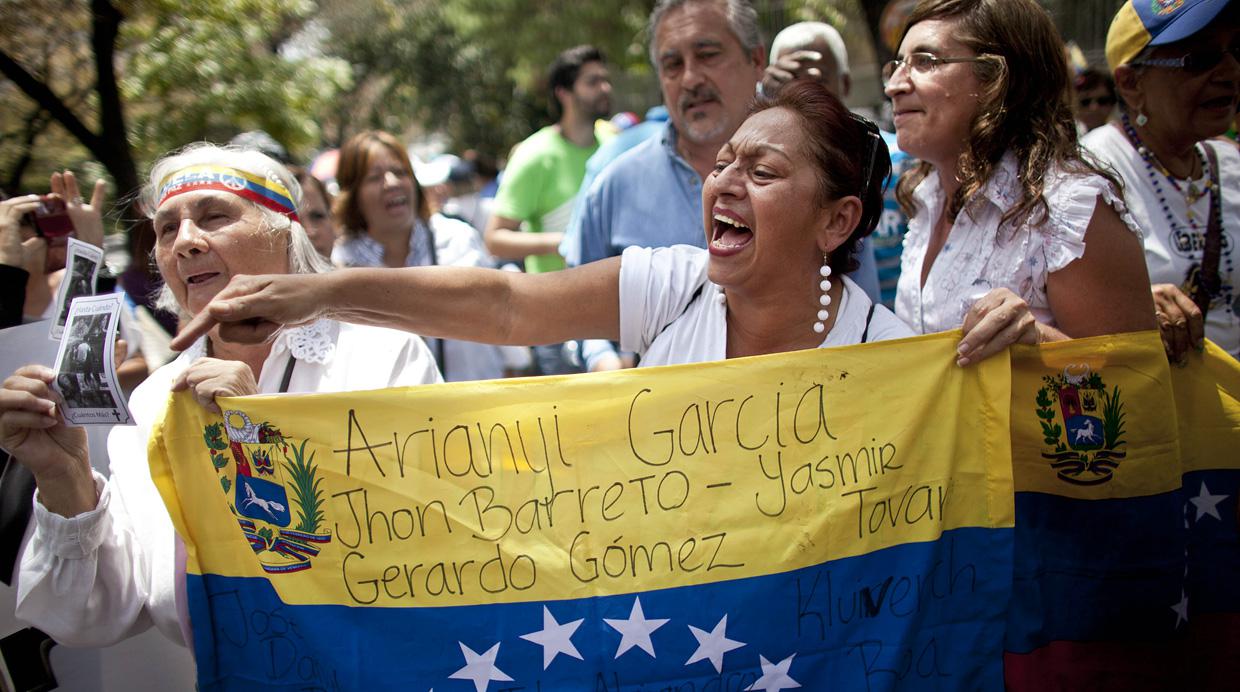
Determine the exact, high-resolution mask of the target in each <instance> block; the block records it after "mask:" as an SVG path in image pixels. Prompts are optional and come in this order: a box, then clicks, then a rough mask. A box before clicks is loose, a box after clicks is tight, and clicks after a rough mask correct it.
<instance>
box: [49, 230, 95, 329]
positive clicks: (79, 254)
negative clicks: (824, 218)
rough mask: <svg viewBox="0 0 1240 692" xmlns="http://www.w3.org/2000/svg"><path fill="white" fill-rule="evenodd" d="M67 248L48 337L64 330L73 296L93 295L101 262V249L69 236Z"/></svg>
mask: <svg viewBox="0 0 1240 692" xmlns="http://www.w3.org/2000/svg"><path fill="white" fill-rule="evenodd" d="M68 240H69V250H68V254H67V256H66V259H65V276H64V279H62V280H61V282H60V289H59V290H57V291H56V312H55V314H56V321H55V322H53V323H52V329H51V331H50V332H49V335H48V336H49V338H51V339H59V338H60V337H61V336H62V335H63V334H64V332H65V319H66V318H67V317H68V315H69V306H70V304H72V303H73V299H74V298H80V297H83V296H90V295H94V293H95V279H96V278H97V277H98V276H99V267H100V265H102V264H103V249H102V248H99V247H96V246H94V245H91V244H90V243H83V242H82V241H80V240H77V239H76V238H69V239H68Z"/></svg>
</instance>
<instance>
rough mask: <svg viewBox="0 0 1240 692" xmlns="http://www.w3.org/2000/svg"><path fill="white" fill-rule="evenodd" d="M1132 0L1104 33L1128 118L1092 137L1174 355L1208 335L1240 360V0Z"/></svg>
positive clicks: (1122, 108)
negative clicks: (1119, 187) (1232, 134)
mask: <svg viewBox="0 0 1240 692" xmlns="http://www.w3.org/2000/svg"><path fill="white" fill-rule="evenodd" d="M1156 7H1157V6H1151V5H1150V3H1149V2H1148V1H1132V2H1126V3H1124V4H1123V6H1122V7H1120V10H1119V12H1118V13H1116V15H1115V19H1114V20H1113V21H1112V22H1111V28H1110V31H1108V32H1107V43H1106V51H1107V62H1108V63H1109V64H1110V66H1111V69H1112V70H1113V71H1114V73H1115V83H1116V86H1117V88H1118V90H1119V95H1120V114H1121V116H1120V121H1119V122H1118V123H1111V124H1110V125H1108V126H1106V127H1101V128H1099V129H1097V130H1095V131H1093V132H1091V133H1090V134H1089V136H1087V137H1086V138H1085V141H1084V145H1085V147H1086V148H1087V149H1089V150H1090V151H1091V152H1093V154H1095V155H1096V156H1097V157H1098V158H1099V159H1100V160H1101V161H1102V162H1104V163H1106V164H1108V165H1110V166H1111V167H1113V168H1114V169H1115V171H1116V172H1117V173H1119V176H1120V177H1121V178H1122V179H1123V181H1124V197H1125V199H1126V201H1127V203H1128V205H1129V206H1130V207H1131V208H1132V211H1133V213H1134V214H1135V215H1136V216H1137V217H1138V218H1140V219H1141V222H1142V226H1143V230H1144V231H1145V262H1146V266H1147V267H1148V269H1149V273H1150V279H1151V280H1152V281H1153V284H1154V285H1153V295H1154V306H1155V310H1156V311H1157V312H1156V313H1155V316H1156V319H1157V322H1158V326H1159V328H1160V330H1161V331H1162V336H1163V342H1164V345H1165V346H1166V348H1167V355H1168V356H1170V357H1171V359H1172V360H1174V361H1180V360H1182V359H1183V358H1184V355H1185V354H1186V352H1187V350H1188V349H1189V348H1190V347H1195V348H1201V347H1202V338H1203V336H1208V337H1210V339H1211V340H1213V341H1214V342H1216V343H1217V344H1218V345H1219V346H1220V347H1222V348H1223V349H1224V350H1226V351H1227V352H1228V353H1230V354H1231V355H1232V356H1234V357H1237V358H1240V271H1238V270H1237V269H1236V264H1237V256H1238V255H1240V250H1238V249H1237V248H1236V245H1237V244H1240V153H1238V152H1237V150H1236V145H1235V143H1234V142H1229V141H1225V140H1223V141H1211V140H1213V139H1214V138H1215V137H1218V136H1219V135H1221V134H1223V133H1224V132H1226V131H1227V128H1228V127H1229V126H1230V125H1231V123H1232V122H1233V121H1234V120H1235V118H1236V105H1237V102H1240V2H1237V0H1222V1H1219V0H1212V1H1211V0H1185V2H1182V3H1179V4H1177V5H1176V6H1174V7H1171V8H1170V9H1167V10H1165V11H1159V12H1156V11H1154V10H1155V8H1156Z"/></svg>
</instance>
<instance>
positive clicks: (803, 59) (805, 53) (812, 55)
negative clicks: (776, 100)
mask: <svg viewBox="0 0 1240 692" xmlns="http://www.w3.org/2000/svg"><path fill="white" fill-rule="evenodd" d="M819 60H822V53H819V52H818V51H816V50H795V51H792V52H791V53H785V54H784V55H782V56H781V57H780V58H779V60H777V61H775V62H773V63H771V64H770V65H768V66H767V68H766V72H764V73H763V75H762V93H763V94H766V95H767V96H774V95H775V94H776V93H777V92H778V91H779V90H780V88H781V87H783V86H784V85H785V84H787V83H788V82H791V81H792V80H794V79H797V78H799V77H808V78H810V79H818V78H819V77H822V71H821V70H819V69H818V68H817V67H808V68H807V67H806V63H811V62H817V61H819Z"/></svg>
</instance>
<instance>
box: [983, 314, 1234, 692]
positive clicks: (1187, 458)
mask: <svg viewBox="0 0 1240 692" xmlns="http://www.w3.org/2000/svg"><path fill="white" fill-rule="evenodd" d="M1189 360H1190V362H1189V363H1188V365H1187V366H1186V367H1169V366H1168V364H1167V360H1166V357H1165V355H1164V354H1163V348H1162V344H1161V342H1160V341H1159V339H1158V336H1157V334H1156V333H1146V334H1132V335H1125V336H1120V337H1099V338H1095V339H1082V340H1078V341H1070V342H1063V343H1057V344H1048V345H1044V346H1042V347H1040V348H1028V347H1017V348H1013V349H1012V408H1011V421H1012V453H1013V459H1012V468H1013V477H1014V482H1015V497H1016V530H1015V552H1014V558H1015V561H1014V565H1013V587H1012V606H1011V610H1010V613H1009V616H1008V630H1007V649H1008V653H1007V656H1006V670H1005V676H1006V683H1007V686H1008V689H1011V690H1017V691H1020V690H1038V691H1041V690H1050V689H1055V690H1083V689H1088V690H1189V689H1191V690H1234V689H1237V688H1238V687H1240V537H1238V527H1240V513H1238V510H1237V502H1236V500H1237V496H1238V495H1240V364H1238V363H1237V362H1236V361H1235V359H1233V358H1231V357H1230V356H1228V355H1227V354H1226V353H1224V352H1223V351H1221V350H1220V349H1218V348H1217V347H1215V346H1214V345H1213V344H1210V343H1207V349H1206V351H1205V353H1203V354H1192V355H1191V356H1190V359H1189Z"/></svg>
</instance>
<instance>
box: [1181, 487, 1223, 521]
mask: <svg viewBox="0 0 1240 692" xmlns="http://www.w3.org/2000/svg"><path fill="white" fill-rule="evenodd" d="M1227 498H1228V496H1227V495H1211V494H1210V489H1209V488H1207V487H1206V484H1205V481H1202V482H1201V492H1199V493H1197V497H1190V498H1188V501H1189V502H1191V503H1193V506H1194V507H1196V508H1197V521H1201V518H1202V517H1204V516H1205V515H1207V514H1209V515H1210V516H1212V517H1214V518H1215V519H1218V520H1219V521H1222V520H1223V517H1221V516H1219V513H1218V503H1220V502H1222V501H1223V500H1226V499H1227Z"/></svg>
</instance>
